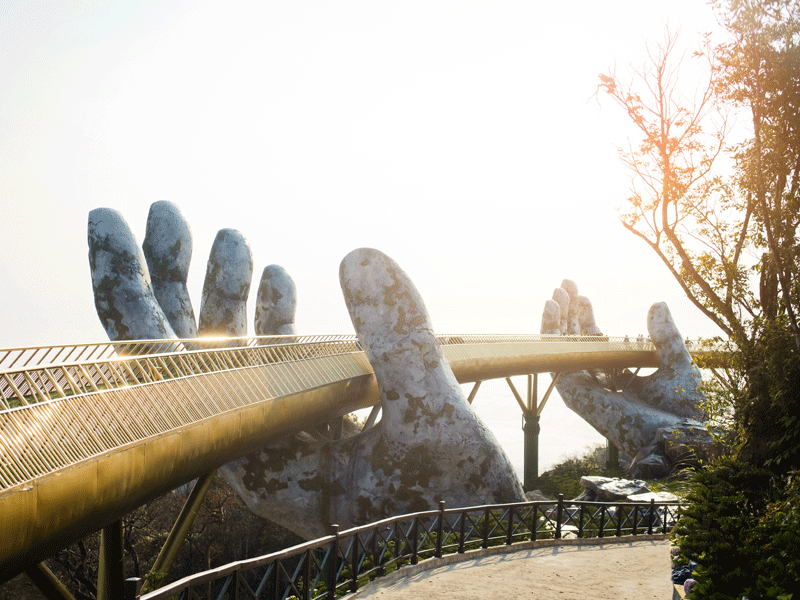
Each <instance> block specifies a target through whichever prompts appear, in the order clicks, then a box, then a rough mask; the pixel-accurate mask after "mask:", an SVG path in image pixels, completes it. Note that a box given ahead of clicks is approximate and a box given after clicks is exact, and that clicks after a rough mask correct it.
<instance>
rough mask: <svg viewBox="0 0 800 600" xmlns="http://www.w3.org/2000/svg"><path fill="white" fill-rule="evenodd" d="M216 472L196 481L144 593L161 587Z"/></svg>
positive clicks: (157, 559) (145, 585)
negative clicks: (162, 580)
mask: <svg viewBox="0 0 800 600" xmlns="http://www.w3.org/2000/svg"><path fill="white" fill-rule="evenodd" d="M216 473H217V471H216V469H215V470H214V471H211V472H210V473H206V474H205V475H203V476H202V477H200V478H198V479H197V481H196V482H195V484H194V487H193V488H192V491H191V493H190V494H189V497H188V498H187V499H186V502H185V503H184V505H183V508H182V509H181V512H180V514H179V515H178V518H177V519H176V520H175V525H173V526H172V530H171V531H170V532H169V535H168V536H167V539H166V540H164V546H163V547H162V548H161V552H159V553H158V557H157V558H156V561H155V562H154V563H153V568H152V569H150V573H149V575H150V577H148V578H147V581H146V582H145V584H144V586H143V589H142V592H143V593H147V592H150V591H152V590H154V589H155V588H157V587H159V585H160V582H161V579H163V578H164V575H166V574H167V573H168V572H169V570H170V568H171V567H172V563H173V562H175V557H176V556H178V551H179V550H180V548H181V545H182V544H183V542H184V540H185V539H186V536H187V535H189V530H190V529H191V528H192V524H193V523H194V518H195V517H196V516H197V511H198V509H199V508H200V505H201V504H202V503H203V500H205V497H206V494H207V493H208V489H209V488H210V487H211V482H212V481H213V480H214V475H216ZM151 582H152V583H151ZM98 600H99V599H98Z"/></svg>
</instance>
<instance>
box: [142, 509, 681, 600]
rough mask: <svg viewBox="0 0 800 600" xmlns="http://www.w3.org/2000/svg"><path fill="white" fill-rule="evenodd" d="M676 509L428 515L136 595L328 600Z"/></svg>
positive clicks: (635, 529)
mask: <svg viewBox="0 0 800 600" xmlns="http://www.w3.org/2000/svg"><path fill="white" fill-rule="evenodd" d="M680 506H681V503H680V502H655V500H654V499H653V500H650V502H587V501H572V500H566V501H565V500H564V496H563V495H561V494H560V495H559V497H558V500H557V501H533V502H519V503H512V504H493V505H492V504H490V505H482V506H472V507H467V508H449V509H448V508H445V503H444V501H442V502H440V503H439V509H438V510H428V511H422V512H417V513H411V514H406V515H400V516H397V517H391V518H388V519H383V520H381V521H378V522H375V523H371V524H368V525H362V526H358V527H353V528H351V529H348V530H345V531H341V532H340V531H339V527H338V525H333V533H332V534H331V535H328V536H326V537H323V538H319V539H317V540H313V541H310V542H306V543H303V544H299V545H297V546H293V547H291V548H287V549H285V550H281V551H279V552H273V553H271V554H267V555H264V556H259V557H256V558H249V559H245V560H241V561H237V562H233V563H229V564H227V565H223V566H220V567H217V568H214V569H210V570H207V571H203V572H201V573H195V574H194V575H190V576H188V577H185V578H183V579H181V580H179V581H176V582H173V583H170V584H167V585H165V586H164V587H162V588H160V589H157V590H155V591H152V592H149V593H147V594H144V595H141V596H134V597H136V598H140V599H141V600H165V599H167V598H173V597H174V598H178V599H179V600H180V599H184V598H202V597H204V594H206V593H208V594H209V596H208V597H209V598H214V597H222V596H223V595H224V594H225V593H229V594H230V595H232V596H233V597H239V594H238V592H239V590H241V589H242V586H247V587H248V588H250V590H249V591H250V595H251V596H253V597H257V598H261V597H268V598H286V597H289V596H294V597H297V598H298V599H302V600H316V599H321V598H326V599H329V600H333V599H335V598H336V597H337V596H341V595H344V594H346V593H352V592H356V591H357V590H358V588H359V586H361V585H363V584H364V583H366V582H368V581H372V580H374V579H375V578H376V577H380V576H383V575H385V574H387V573H388V572H390V571H394V570H396V569H399V568H401V567H403V566H404V565H406V564H412V565H415V564H418V562H419V561H420V560H426V559H431V558H442V556H443V555H444V554H453V553H459V554H464V553H465V552H467V551H468V550H473V549H478V548H484V549H485V548H489V547H491V546H500V545H506V546H511V545H513V544H519V543H522V542H536V541H538V540H543V539H553V540H560V539H563V538H564V537H565V536H568V535H569V536H575V537H577V538H587V537H600V538H602V537H607V536H613V537H622V536H623V535H633V536H636V535H641V534H647V535H653V534H654V533H657V534H662V535H663V534H666V533H667V531H668V530H669V529H670V528H671V527H672V525H674V523H675V522H676V520H677V516H678V509H679V508H680Z"/></svg>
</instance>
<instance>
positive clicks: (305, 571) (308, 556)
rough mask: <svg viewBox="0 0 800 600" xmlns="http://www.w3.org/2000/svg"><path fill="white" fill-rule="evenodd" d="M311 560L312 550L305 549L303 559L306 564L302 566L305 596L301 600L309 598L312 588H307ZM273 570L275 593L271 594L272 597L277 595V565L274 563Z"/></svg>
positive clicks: (309, 583)
mask: <svg viewBox="0 0 800 600" xmlns="http://www.w3.org/2000/svg"><path fill="white" fill-rule="evenodd" d="M313 561H314V551H313V550H306V560H305V562H306V565H305V567H304V568H303V596H305V598H303V600H308V599H309V598H311V592H312V590H310V589H308V588H309V587H310V586H311V563H312V562H313ZM273 564H274V563H273ZM273 570H274V571H275V590H274V592H275V593H274V595H273V597H274V596H277V595H278V578H277V575H278V566H277V565H275V567H273Z"/></svg>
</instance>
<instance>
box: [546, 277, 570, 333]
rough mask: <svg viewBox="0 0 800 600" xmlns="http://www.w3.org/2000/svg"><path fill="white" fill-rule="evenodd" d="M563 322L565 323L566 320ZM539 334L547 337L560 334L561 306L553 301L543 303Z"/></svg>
mask: <svg viewBox="0 0 800 600" xmlns="http://www.w3.org/2000/svg"><path fill="white" fill-rule="evenodd" d="M557 289H561V288H557ZM561 291H563V290H561ZM564 322H565V323H566V320H565V321H564ZM541 332H542V333H544V334H547V335H560V334H561V306H560V305H559V304H558V302H556V301H555V300H548V301H547V302H545V305H544V311H543V312H542V328H541Z"/></svg>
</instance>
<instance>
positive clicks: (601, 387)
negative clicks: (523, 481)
mask: <svg viewBox="0 0 800 600" xmlns="http://www.w3.org/2000/svg"><path fill="white" fill-rule="evenodd" d="M647 330H648V333H649V335H650V339H651V340H652V342H653V344H654V345H655V347H656V351H657V353H658V361H659V368H658V370H656V371H655V372H654V373H653V374H651V375H646V376H635V375H634V374H633V373H630V372H624V373H622V374H621V375H620V374H616V373H596V372H595V373H590V372H588V371H579V372H575V373H563V374H562V375H561V377H560V378H559V379H558V381H557V383H556V389H557V390H558V393H559V395H560V396H561V398H562V399H563V400H564V403H565V404H566V405H567V406H568V407H569V408H570V409H572V410H573V411H574V412H576V413H578V414H579V415H580V416H581V417H582V418H583V419H585V420H586V421H587V422H588V423H589V424H590V425H592V426H593V427H594V428H595V429H597V431H598V432H600V433H601V434H602V435H604V436H605V437H606V438H608V439H609V440H611V441H612V442H613V443H614V444H615V445H616V446H617V447H618V448H620V449H621V450H622V451H624V452H625V453H627V454H629V455H630V456H632V457H634V461H633V464H632V465H631V473H632V474H633V475H634V476H638V477H642V476H643V477H662V476H664V475H667V474H669V472H670V470H671V468H672V466H673V464H674V463H676V462H677V461H679V460H680V459H681V458H683V457H685V455H686V453H687V452H694V454H695V456H696V458H706V457H707V456H708V455H709V454H710V453H711V452H713V448H712V442H711V438H710V436H709V435H708V433H707V432H706V428H705V423H704V415H703V411H702V409H701V408H700V405H701V402H702V401H703V400H704V395H703V393H702V391H701V390H700V383H701V374H700V371H699V370H698V369H697V368H696V367H695V366H694V364H693V363H692V359H691V356H690V355H689V352H688V351H687V349H686V346H685V344H684V342H683V339H682V338H681V335H680V333H679V332H678V329H677V327H676V326H675V322H674V321H673V319H672V315H671V314H670V312H669V308H667V305H666V304H664V303H663V302H660V303H657V304H654V305H653V306H652V307H651V308H650V310H649V312H648V314H647ZM541 331H542V333H545V334H555V335H592V336H597V335H601V333H600V329H599V328H598V327H597V325H596V323H595V320H594V312H593V310H592V305H591V302H589V300H588V299H587V298H585V297H584V296H579V295H578V288H577V286H576V285H575V283H574V282H573V281H570V280H568V279H567V280H564V282H563V283H562V284H561V287H560V288H556V290H555V291H554V292H553V299H552V300H548V301H547V302H546V304H545V307H544V311H543V315H542V328H541ZM643 343H644V342H643V341H642V340H640V341H638V342H631V347H632V348H633V347H636V346H642V345H643Z"/></svg>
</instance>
